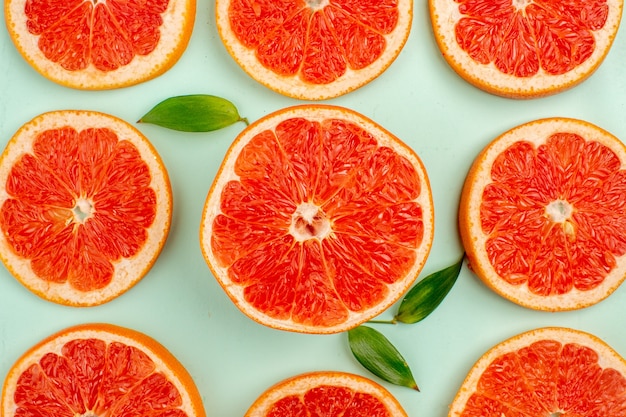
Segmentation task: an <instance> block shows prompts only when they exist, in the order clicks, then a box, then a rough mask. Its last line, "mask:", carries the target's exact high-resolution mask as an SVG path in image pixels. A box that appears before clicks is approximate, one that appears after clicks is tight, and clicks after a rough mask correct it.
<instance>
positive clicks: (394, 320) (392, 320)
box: [367, 318, 398, 324]
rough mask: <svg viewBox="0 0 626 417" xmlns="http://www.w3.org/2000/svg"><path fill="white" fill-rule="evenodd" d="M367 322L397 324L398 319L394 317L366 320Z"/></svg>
mask: <svg viewBox="0 0 626 417" xmlns="http://www.w3.org/2000/svg"><path fill="white" fill-rule="evenodd" d="M367 322H368V323H376V324H398V321H397V320H396V319H395V318H394V319H391V320H368V321H367Z"/></svg>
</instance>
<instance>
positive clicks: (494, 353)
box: [448, 327, 626, 417]
mask: <svg viewBox="0 0 626 417" xmlns="http://www.w3.org/2000/svg"><path fill="white" fill-rule="evenodd" d="M625 411H626V361H624V359H623V358H622V357H621V356H620V355H619V354H618V353H617V352H615V351H614V350H613V349H612V348H611V347H610V346H609V345H607V344H606V343H605V342H603V341H602V340H600V339H599V338H597V337H596V336H593V335H591V334H589V333H586V332H582V331H580V330H575V329H568V328H560V327H546V328H540V329H536V330H531V331H528V332H524V333H522V334H519V335H517V336H514V337H512V338H510V339H508V340H506V341H504V342H501V343H499V344H498V345H496V346H494V347H493V348H491V349H490V350H489V351H488V352H486V353H485V354H484V355H483V356H482V357H481V358H480V359H479V360H478V361H477V362H476V364H475V365H474V366H473V367H472V369H471V370H470V372H469V373H468V375H467V377H466V379H465V381H464V382H463V384H462V385H461V388H460V389H459V391H458V393H457V395H456V397H455V398H454V401H453V402H452V405H451V407H450V413H449V414H448V415H449V417H487V416H494V417H496V416H497V417H500V416H514V417H530V416H585V417H592V416H598V417H599V416H612V417H617V416H624V415H626V414H625Z"/></svg>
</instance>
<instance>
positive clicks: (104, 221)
mask: <svg viewBox="0 0 626 417" xmlns="http://www.w3.org/2000/svg"><path fill="white" fill-rule="evenodd" d="M171 216H172V192H171V188H170V182H169V178H168V175H167V171H166V169H165V166H164V165H163V162H162V160H161V158H160V157H159V155H158V153H157V151H156V149H155V148H154V146H153V145H152V144H151V143H150V142H149V141H148V139H147V138H146V137H145V136H143V135H142V134H141V132H139V131H138V130H137V129H135V128H134V127H132V126H131V125H129V124H128V123H126V122H125V121H123V120H121V119H118V118H117V117H114V116H110V115H107V114H103V113H98V112H93V111H73V110H62V111H53V112H49V113H44V114H42V115H40V116H37V117H35V118H34V119H33V120H31V121H29V122H28V123H26V124H24V125H23V126H22V127H21V128H20V129H19V130H18V131H17V133H15V135H14V136H13V137H12V138H11V140H10V141H9V143H8V144H7V146H6V148H5V149H4V151H3V153H2V155H1V156H0V230H1V233H0V258H1V259H2V262H3V263H4V264H5V266H6V267H7V269H8V270H9V271H10V272H11V273H12V274H13V275H14V276H15V277H16V278H17V279H18V280H19V281H20V282H21V283H22V284H24V286H26V287H27V288H28V289H30V290H31V291H32V292H34V293H35V294H37V295H39V296H40V297H42V298H44V299H47V300H50V301H53V302H56V303H60V304H65V305H72V306H93V305H98V304H102V303H104V302H107V301H109V300H112V299H113V298H115V297H117V296H119V295H120V294H122V293H124V292H125V291H127V290H128V289H130V288H131V287H132V286H133V285H135V284H136V283H137V282H138V281H139V280H140V279H141V278H142V277H143V276H144V275H145V274H146V273H147V272H148V270H149V269H150V268H151V266H152V265H153V263H154V262H155V261H156V259H157V257H158V255H159V253H160V252H161V249H162V248H163V245H164V244H165V240H166V238H167V235H168V233H169V228H170V221H171Z"/></svg>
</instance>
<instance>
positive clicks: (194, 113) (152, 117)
mask: <svg viewBox="0 0 626 417" xmlns="http://www.w3.org/2000/svg"><path fill="white" fill-rule="evenodd" d="M236 122H244V123H245V124H248V120H247V119H246V118H242V117H241V116H240V115H239V111H238V110H237V107H235V105H234V104H233V103H231V102H230V101H228V100H226V99H224V98H221V97H217V96H211V95H206V94H193V95H187V96H176V97H170V98H168V99H165V100H163V101H162V102H160V103H159V104H157V105H156V106H154V107H153V108H152V109H151V110H150V111H149V112H148V113H146V114H145V115H144V116H143V117H142V118H141V119H139V120H138V123H151V124H155V125H158V126H161V127H165V128H167V129H172V130H180V131H183V132H210V131H213V130H218V129H222V128H224V127H227V126H230V125H232V124H233V123H236Z"/></svg>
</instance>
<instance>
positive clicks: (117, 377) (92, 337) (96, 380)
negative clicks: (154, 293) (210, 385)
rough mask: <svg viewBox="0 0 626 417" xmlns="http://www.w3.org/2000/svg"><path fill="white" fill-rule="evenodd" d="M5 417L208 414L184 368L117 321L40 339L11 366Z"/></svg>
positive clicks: (187, 416) (6, 384)
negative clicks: (115, 324)
mask: <svg viewBox="0 0 626 417" xmlns="http://www.w3.org/2000/svg"><path fill="white" fill-rule="evenodd" d="M1 411H2V412H1V413H0V415H2V416H5V417H25V416H49V417H71V416H110V417H120V416H131V415H134V416H155V417H157V416H170V417H204V416H205V411H204V406H203V404H202V399H201V397H200V394H199V392H198V390H197V388H196V385H195V384H194V382H193V380H192V378H191V376H190V375H189V373H188V372H187V371H186V369H185V368H184V367H183V365H182V364H181V363H180V362H179V361H178V360H177V359H176V358H175V357H174V356H173V355H172V354H171V353H170V352H169V351H167V350H166V349H165V348H164V347H163V346H162V345H161V344H160V343H158V342H157V341H156V340H154V339H152V338H150V337H148V336H146V335H145V334H142V333H139V332H137V331H135V330H131V329H126V328H122V327H118V326H114V325H111V324H104V323H97V324H84V325H79V326H75V327H71V328H68V329H65V330H62V331H60V332H58V333H56V334H54V335H51V336H49V337H48V338H46V339H45V340H42V341H41V342H39V343H37V344H36V345H35V346H33V347H32V348H31V349H29V350H28V351H27V352H25V353H24V355H23V356H22V357H21V358H19V359H18V360H17V362H16V363H15V364H14V365H13V366H12V367H11V369H10V370H9V373H8V375H7V377H6V379H5V382H4V386H3V389H2V409H1Z"/></svg>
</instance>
